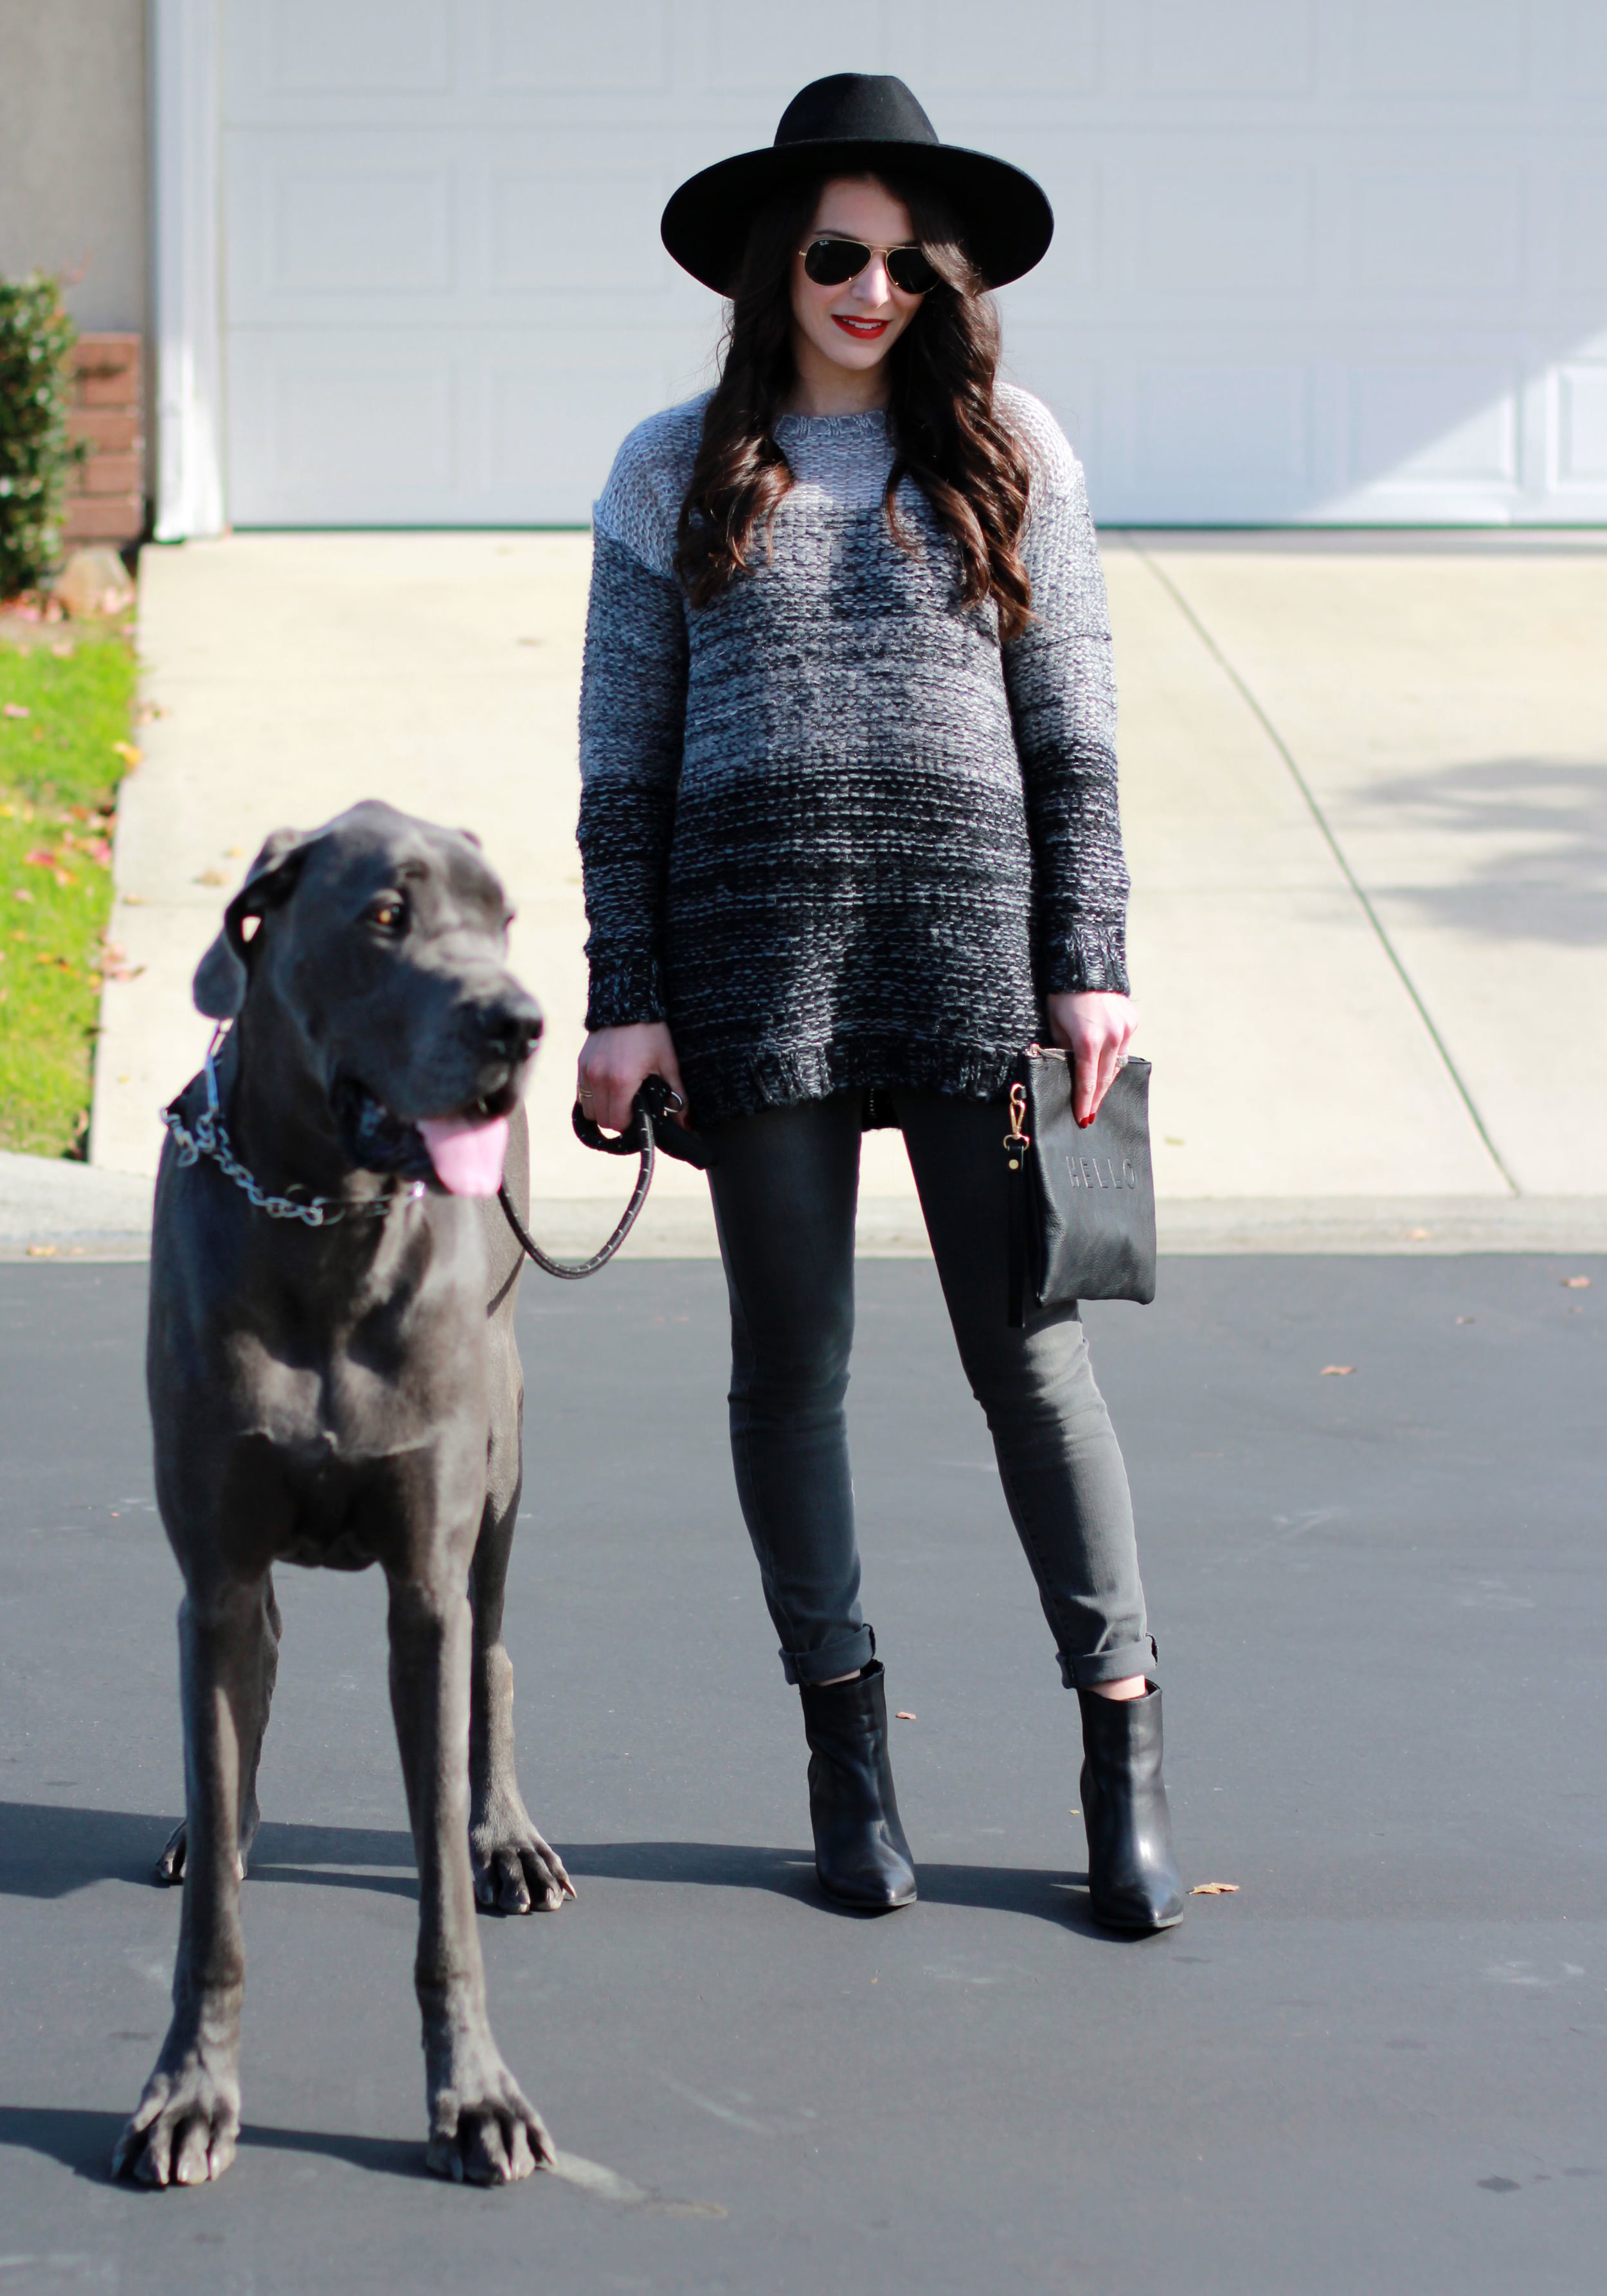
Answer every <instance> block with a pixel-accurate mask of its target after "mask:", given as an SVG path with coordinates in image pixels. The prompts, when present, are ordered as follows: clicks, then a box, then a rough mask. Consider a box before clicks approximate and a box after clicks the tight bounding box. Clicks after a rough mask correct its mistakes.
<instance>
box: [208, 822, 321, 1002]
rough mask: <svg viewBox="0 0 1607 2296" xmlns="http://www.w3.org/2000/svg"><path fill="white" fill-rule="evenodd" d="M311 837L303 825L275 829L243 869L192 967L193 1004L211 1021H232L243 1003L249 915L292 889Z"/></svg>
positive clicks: (285, 897) (275, 904) (261, 912)
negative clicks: (210, 939) (220, 922)
mask: <svg viewBox="0 0 1607 2296" xmlns="http://www.w3.org/2000/svg"><path fill="white" fill-rule="evenodd" d="M311 843H312V840H311V838H310V837H309V836H308V834H307V832H306V831H305V830H304V829H275V831H274V832H273V834H272V836H271V837H269V839H268V840H267V842H266V844H265V845H264V847H263V849H262V850H261V852H260V853H259V854H258V856H257V858H256V859H255V860H254V861H253V862H252V864H251V865H250V868H249V869H248V870H247V872H246V879H245V882H244V884H243V885H242V887H241V889H240V890H239V891H238V892H237V893H236V894H235V896H234V899H233V900H232V901H231V902H230V903H229V906H228V907H227V908H226V909H225V911H224V913H223V931H221V932H220V933H219V934H218V936H217V939H216V940H215V941H214V942H213V943H212V946H211V947H210V948H209V950H208V951H207V953H206V955H204V956H203V957H202V958H201V963H200V964H198V965H197V966H196V968H195V985H194V988H193V990H192V992H191V993H192V995H193V997H194V999H195V1009H196V1011H197V1012H198V1013H205V1014H206V1015H207V1018H208V1019H209V1021H232V1020H233V1019H234V1015H235V1014H236V1013H238V1012H239V1010H240V1008H241V1006H242V1005H243V1004H244V1003H245V989H246V949H247V947H248V946H249V944H248V942H247V940H246V937H245V920H246V919H247V917H260V916H262V915H264V914H266V911H267V910H269V909H276V908H278V907H279V906H280V905H281V903H282V902H284V901H287V900H288V899H289V898H290V897H291V894H292V893H293V892H294V891H295V890H296V880H297V878H298V877H299V875H300V874H301V865H302V863H303V862H304V861H305V860H306V858H307V849H308V848H309V846H310V845H311Z"/></svg>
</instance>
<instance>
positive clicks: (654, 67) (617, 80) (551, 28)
mask: <svg viewBox="0 0 1607 2296" xmlns="http://www.w3.org/2000/svg"><path fill="white" fill-rule="evenodd" d="M670 15H671V10H670V6H669V0H604V4H601V5H599V4H598V0H578V4H576V5H574V6H565V7H535V8H533V7H531V6H530V5H529V0H490V5H489V7H488V12H487V21H486V49H485V53H486V61H487V68H488V76H489V78H490V81H491V84H492V86H494V87H496V89H497V90H498V91H500V92H501V93H502V94H531V95H584V94H594V95H607V94H615V93H616V92H622V93H625V94H631V95H644V94H654V93H656V92H659V91H661V90H663V89H665V88H667V87H668V86H669V78H670V54H671V43H670Z"/></svg>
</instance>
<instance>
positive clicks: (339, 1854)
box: [0, 1801, 418, 1898]
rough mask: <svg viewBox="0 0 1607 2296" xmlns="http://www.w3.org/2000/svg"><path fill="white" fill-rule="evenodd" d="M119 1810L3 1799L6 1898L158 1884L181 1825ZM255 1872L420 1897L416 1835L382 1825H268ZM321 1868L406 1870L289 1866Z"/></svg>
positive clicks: (1, 1854)
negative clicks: (161, 1861)
mask: <svg viewBox="0 0 1607 2296" xmlns="http://www.w3.org/2000/svg"><path fill="white" fill-rule="evenodd" d="M177 1822H178V1821H177V1817H176V1815H175V1816H171V1817H150V1816H144V1815H143V1814H141V1813H139V1812H137V1811H131V1810H121V1809H71V1808H68V1807H67V1806H66V1805H65V1804H64V1803H61V1802H25V1801H0V1897H7V1898H64V1897H68V1896H70V1894H71V1892H72V1891H73V1890H86V1889H88V1888H90V1887H91V1886H92V1884H94V1882H152V1881H153V1880H154V1878H155V1868H156V1861H157V1858H158V1857H159V1856H160V1852H161V1849H162V1845H163V1843H164V1842H165V1841H167V1839H168V1834H169V1833H171V1832H172V1831H173V1828H174V1826H175V1825H176V1824H177ZM250 1863H251V1872H252V1875H253V1877H254V1878H257V1879H262V1880H268V1879H271V1880H275V1881H284V1882H329V1883H332V1884H334V1885H335V1886H339V1885H340V1884H341V1883H342V1882H345V1883H347V1884H348V1885H349V1886H352V1887H355V1888H358V1889H371V1890H382V1891H389V1892H394V1893H395V1894H396V1895H398V1896H401V1897H409V1898H411V1897H416V1896H417V1894H418V1889H417V1883H416V1882H415V1881H414V1871H413V1838H412V1836H411V1835H410V1834H407V1833H399V1832H397V1833H391V1832H387V1831H384V1830H381V1828H379V1827H376V1826H363V1825H275V1824H274V1823H271V1822H270V1823H268V1824H266V1825H263V1826H262V1828H261V1829H260V1831H259V1832H258V1836H257V1840H256V1841H255V1843H254V1844H253V1845H252V1849H251V1860H250ZM319 1866H333V1867H340V1866H357V1867H368V1868H386V1867H389V1868H400V1869H401V1870H400V1871H399V1872H397V1871H392V1872H381V1871H371V1872H367V1873H359V1874H341V1873H338V1872H337V1873H328V1874H324V1873H318V1872H314V1871H300V1872H297V1871H294V1870H291V1869H293V1868H297V1867H300V1868H315V1867H319Z"/></svg>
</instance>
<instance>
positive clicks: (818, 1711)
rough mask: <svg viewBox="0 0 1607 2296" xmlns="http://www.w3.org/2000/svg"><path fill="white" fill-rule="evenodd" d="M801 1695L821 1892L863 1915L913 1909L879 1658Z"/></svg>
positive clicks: (912, 1886) (912, 1879)
mask: <svg viewBox="0 0 1607 2296" xmlns="http://www.w3.org/2000/svg"><path fill="white" fill-rule="evenodd" d="M800 1689H801V1691H802V1696H803V1718H804V1736H805V1737H806V1738H807V1739H808V1744H809V1816H810V1819H811V1821H812V1823H813V1825H814V1828H815V1870H816V1873H817V1874H819V1876H820V1886H821V1888H822V1889H823V1890H824V1891H825V1893H826V1895H827V1896H828V1897H829V1898H835V1899H836V1900H837V1902H838V1904H839V1905H842V1906H852V1907H854V1908H855V1910H856V1911H857V1912H858V1913H863V1914H887V1913H892V1912H893V1911H894V1910H895V1909H896V1908H897V1907H899V1906H909V1905H913V1904H914V1900H915V1869H914V1862H913V1861H912V1859H911V1857H910V1854H909V1844H908V1842H907V1841H906V1840H905V1838H904V1828H903V1826H902V1825H900V1824H899V1822H898V1796H897V1795H896V1794H895V1792H894V1791H893V1766H892V1761H891V1759H890V1754H889V1751H888V1743H887V1688H886V1684H885V1681H884V1679H883V1677H882V1672H881V1661H880V1660H879V1659H873V1660H872V1661H871V1662H870V1664H869V1665H868V1666H867V1667H866V1668H865V1670H864V1672H863V1673H862V1674H860V1675H858V1676H857V1677H856V1678H855V1679H854V1680H853V1681H852V1682H834V1683H832V1684H831V1685H829V1686H827V1687H825V1688H820V1687H817V1686H816V1685H812V1684H804V1685H800Z"/></svg>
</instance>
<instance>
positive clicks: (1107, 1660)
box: [1055, 1635, 1160, 1690]
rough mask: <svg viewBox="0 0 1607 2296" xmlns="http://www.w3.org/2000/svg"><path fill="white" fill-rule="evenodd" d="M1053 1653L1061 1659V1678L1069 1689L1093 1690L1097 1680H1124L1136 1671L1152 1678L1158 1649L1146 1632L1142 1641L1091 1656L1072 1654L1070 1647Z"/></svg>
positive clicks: (1149, 1679) (1152, 1637) (1148, 1679)
mask: <svg viewBox="0 0 1607 2296" xmlns="http://www.w3.org/2000/svg"><path fill="white" fill-rule="evenodd" d="M1055 1655H1056V1657H1057V1658H1058V1659H1059V1660H1060V1678H1061V1680H1062V1682H1063V1683H1064V1684H1065V1685H1066V1688H1067V1689H1068V1690H1092V1689H1093V1687H1094V1685H1095V1683H1096V1682H1126V1681H1127V1678H1128V1677H1129V1676H1131V1675H1135V1674H1142V1675H1143V1676H1144V1678H1145V1680H1146V1681H1152V1680H1153V1678H1154V1674H1155V1669H1156V1665H1157V1663H1158V1661H1159V1660H1160V1652H1159V1651H1158V1650H1157V1649H1156V1647H1155V1637H1154V1636H1153V1635H1145V1636H1144V1640H1143V1641H1142V1642H1141V1643H1123V1644H1122V1645H1121V1648H1120V1649H1119V1650H1108V1651H1096V1652H1095V1653H1094V1655H1093V1656H1092V1657H1091V1658H1073V1657H1072V1655H1071V1653H1070V1651H1057V1652H1056V1653H1055Z"/></svg>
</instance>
